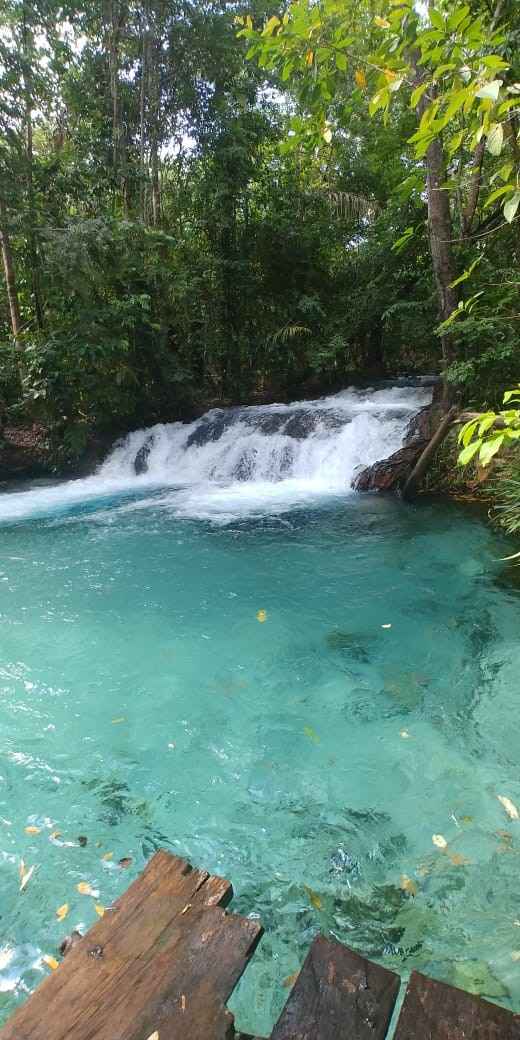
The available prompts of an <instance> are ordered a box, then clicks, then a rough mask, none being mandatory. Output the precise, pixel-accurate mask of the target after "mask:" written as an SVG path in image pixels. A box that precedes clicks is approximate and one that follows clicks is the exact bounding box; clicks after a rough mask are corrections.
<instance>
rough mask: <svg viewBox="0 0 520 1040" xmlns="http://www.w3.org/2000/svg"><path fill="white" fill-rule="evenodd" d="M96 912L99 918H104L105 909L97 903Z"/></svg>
mask: <svg viewBox="0 0 520 1040" xmlns="http://www.w3.org/2000/svg"><path fill="white" fill-rule="evenodd" d="M94 910H95V911H96V914H97V915H98V917H103V914H104V913H105V907H104V906H101V904H100V903H96V905H95V907H94Z"/></svg>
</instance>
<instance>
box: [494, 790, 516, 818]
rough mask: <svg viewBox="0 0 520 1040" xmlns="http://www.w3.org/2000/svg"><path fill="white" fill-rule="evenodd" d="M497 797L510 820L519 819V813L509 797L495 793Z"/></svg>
mask: <svg viewBox="0 0 520 1040" xmlns="http://www.w3.org/2000/svg"><path fill="white" fill-rule="evenodd" d="M497 798H498V800H499V802H500V804H501V805H502V806H503V808H504V809H505V811H506V813H507V815H508V816H509V818H510V819H511V820H520V813H519V812H518V809H517V807H516V805H515V804H514V802H512V801H511V799H510V798H507V796H506V795H505V794H497Z"/></svg>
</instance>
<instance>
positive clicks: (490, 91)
mask: <svg viewBox="0 0 520 1040" xmlns="http://www.w3.org/2000/svg"><path fill="white" fill-rule="evenodd" d="M501 86H502V80H501V79H492V80H491V82H490V83H484V86H483V87H481V88H480V90H477V92H476V94H475V97H478V98H489V100H490V101H497V100H498V95H499V93H500V88H501Z"/></svg>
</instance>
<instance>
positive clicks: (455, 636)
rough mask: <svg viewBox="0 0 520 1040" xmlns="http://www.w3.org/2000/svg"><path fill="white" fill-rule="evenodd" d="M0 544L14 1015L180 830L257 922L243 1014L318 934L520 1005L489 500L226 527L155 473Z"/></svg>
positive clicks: (519, 707)
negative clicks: (54, 961)
mask: <svg viewBox="0 0 520 1040" xmlns="http://www.w3.org/2000/svg"><path fill="white" fill-rule="evenodd" d="M174 499H175V492H172V493H171V496H170V499H169V503H170V505H171V503H172V502H173V501H174ZM140 507H142V508H140ZM0 536H1V559H0V571H1V574H0V612H1V616H0V638H1V643H0V692H1V696H2V714H1V718H0V746H1V752H2V760H1V771H0V856H1V858H0V894H1V920H0V924H1V936H0V939H1V942H0V1000H1V1011H0V1015H1V1016H2V1017H3V1018H5V1017H6V1016H7V1015H8V1014H9V1013H10V1011H11V1010H12V1009H13V1007H14V1005H15V1004H16V1002H17V1001H19V1000H21V999H23V998H24V996H25V994H26V993H27V992H28V990H30V989H31V988H32V987H34V985H35V984H37V982H38V981H39V980H40V978H41V977H42V975H43V974H46V973H47V968H46V967H45V966H44V965H43V964H42V962H41V955H42V954H53V955H55V953H56V948H57V946H58V945H59V942H60V940H61V938H62V937H63V936H64V934H66V932H67V931H70V930H71V928H73V927H75V926H77V925H78V924H79V925H81V926H88V925H90V924H91V923H92V922H93V921H94V920H95V918H96V911H95V908H94V907H95V904H96V903H98V904H101V905H104V906H107V905H109V904H110V902H111V901H112V900H113V899H114V898H115V897H116V896H117V895H118V894H120V892H121V891H122V890H123V889H124V888H125V887H126V886H127V885H128V884H129V883H130V881H131V880H132V879H133V878H134V877H135V876H136V875H137V873H138V872H139V871H140V870H141V869H142V866H143V864H144V862H145V860H146V858H147V857H148V856H149V855H150V854H151V852H153V850H154V849H156V848H158V847H160V846H163V847H166V848H170V849H171V850H173V851H174V852H177V853H179V854H182V855H184V856H187V857H188V858H190V859H191V860H192V861H193V862H194V863H196V864H198V865H200V866H203V867H205V868H207V869H209V870H211V871H214V872H216V873H221V874H223V875H225V876H227V877H229V878H230V879H231V880H232V881H233V885H234V888H235V893H236V896H235V900H234V904H233V907H234V908H235V909H237V910H240V911H241V912H243V913H246V914H247V913H250V912H254V913H256V914H259V915H260V917H261V918H262V921H263V923H264V925H265V928H266V935H265V936H264V938H263V940H262V942H261V944H260V947H259V949H258V951H257V953H256V955H255V957H254V959H253V961H252V963H251V965H250V967H249V968H248V970H247V972H246V974H245V976H244V979H243V981H242V983H241V985H240V987H239V989H238V991H237V993H236V994H235V997H234V1000H233V1008H234V1010H235V1011H236V1014H237V1019H238V1022H239V1024H240V1025H241V1026H242V1028H244V1029H246V1030H250V1031H253V1032H258V1033H259V1034H263V1035H266V1034H267V1033H268V1032H269V1029H270V1027H271V1025H272V1023H273V1021H274V1020H275V1018H276V1016H277V1014H278V1011H279V1009H280V1007H281V1006H282V1004H283V1003H284V1001H285V999H286V996H287V989H286V988H284V987H283V984H282V983H283V980H284V979H287V978H288V977H289V976H291V975H292V974H293V973H294V972H295V971H296V970H297V968H298V967H299V964H300V963H301V960H302V959H303V956H304V954H305V952H306V949H307V947H308V945H309V943H310V941H311V939H312V936H313V935H314V934H315V933H316V932H317V931H318V930H323V931H325V932H327V933H329V934H331V935H334V936H336V937H338V938H339V939H341V940H343V941H345V942H347V943H349V944H350V945H352V946H354V947H355V948H358V949H359V950H361V951H362V952H363V953H365V954H367V955H368V956H372V957H374V958H378V959H380V960H382V961H383V962H384V963H385V964H387V965H388V966H390V967H393V968H396V969H397V970H399V971H400V972H402V973H406V972H408V971H409V970H410V969H411V968H412V966H415V967H419V968H420V969H421V970H423V971H425V972H426V973H430V974H432V975H435V976H437V977H439V978H443V979H447V980H449V981H452V982H454V983H456V984H458V985H461V986H463V987H464V988H467V989H473V990H474V991H478V992H481V993H483V994H485V995H487V996H489V997H490V998H492V999H495V1000H497V1001H498V1002H500V1003H503V1004H505V1005H506V1006H512V1007H516V1008H519V1007H520V954H519V953H518V951H519V950H520V911H519V909H518V898H517V878H518V869H519V852H520V830H519V828H520V823H519V822H517V821H512V820H510V819H509V818H508V816H507V814H506V812H505V811H504V809H503V807H502V806H501V804H500V802H499V801H498V798H497V795H506V796H507V797H509V798H510V799H512V801H513V802H516V803H517V804H519V805H520V765H519V740H518V734H517V726H518V718H519V715H520V684H519V682H518V675H519V665H520V646H519V642H518V602H519V598H518V597H519V593H518V592H516V591H515V590H514V588H513V587H508V586H507V585H504V583H503V582H502V581H501V575H502V573H503V569H504V564H503V563H501V562H500V557H501V556H504V555H505V552H506V551H507V549H508V548H509V546H508V544H507V543H506V542H505V541H504V540H501V539H499V538H497V537H496V536H495V535H494V534H493V532H492V531H491V530H490V528H489V527H488V526H486V524H485V523H484V522H483V521H482V520H481V519H480V518H479V517H478V516H475V515H472V514H470V513H468V512H466V511H462V510H461V509H458V508H457V507H455V506H453V505H448V504H446V503H442V504H428V503H423V504H421V505H419V506H417V507H412V508H411V507H406V506H403V505H402V504H400V503H399V502H398V501H395V500H392V499H387V498H378V497H373V496H366V497H361V496H355V495H347V496H343V497H338V496H329V497H328V498H326V499H324V498H320V499H319V500H318V499H317V500H316V501H315V503H314V504H310V503H309V502H307V504H304V505H302V504H300V505H299V507H298V508H293V509H288V508H287V509H284V510H281V511H279V512H277V513H276V514H269V513H268V512H266V511H264V512H262V511H258V510H256V511H255V512H254V513H253V514H249V515H243V516H242V517H239V516H235V518H234V519H229V517H228V522H227V523H226V524H223V523H221V522H220V523H214V522H212V521H211V520H210V519H200V518H197V519H190V518H188V517H186V516H179V515H175V512H174V511H173V510H172V508H168V507H167V505H166V504H165V501H164V499H163V497H162V495H161V493H159V492H157V493H154V492H152V491H150V490H149V491H148V492H147V497H146V500H145V501H144V502H143V499H142V495H141V494H140V493H138V492H136V493H135V494H134V495H133V496H131V497H130V498H129V497H128V496H127V498H126V499H124V500H122V499H121V498H118V497H113V498H112V499H110V500H108V499H107V500H105V501H104V502H103V503H102V505H99V503H97V504H91V505H90V507H89V508H88V509H85V508H83V507H82V508H78V507H76V509H75V511H72V512H69V513H66V512H65V513H63V514H62V515H56V514H55V513H52V512H50V513H49V514H48V515H47V516H43V517H40V518H39V519H38V518H34V519H30V518H28V519H25V520H24V519H21V518H20V519H18V521H17V522H16V523H9V524H6V525H5V526H3V527H2V528H1V529H0ZM262 611H265V615H266V616H265V619H264V615H263V614H262V613H259V612H262ZM259 618H260V620H259ZM388 626H391V627H388ZM26 827H34V828H39V829H40V831H39V833H32V834H31V833H30V834H26V833H25V828H26ZM56 831H59V832H61V834H60V835H59V836H57V837H54V838H51V835H53V834H55V832H56ZM80 835H81V836H85V837H86V838H87V839H88V841H87V844H86V845H83V846H81V845H79V844H78V836H80ZM433 835H442V836H443V837H444V839H445V841H446V842H447V843H448V845H447V849H441V848H439V847H438V846H436V845H435V844H434V843H433V841H432V837H433ZM69 842H70V843H72V844H68V843H69ZM107 853H112V854H113V855H112V858H110V859H102V857H103V856H104V855H105V854H107ZM122 857H131V859H132V863H131V865H130V866H129V867H127V868H126V869H122V868H120V867H119V866H118V865H117V863H118V861H119V860H120V859H121V858H122ZM21 858H23V860H24V861H25V864H26V868H27V867H29V866H32V865H36V866H37V870H36V871H35V872H34V874H33V875H32V877H31V879H30V881H29V883H28V884H27V887H26V889H25V891H24V892H23V893H20V892H19V864H20V859H21ZM81 881H86V882H88V883H90V885H91V886H92V887H93V889H95V890H99V897H97V898H95V899H94V898H90V897H88V896H84V895H80V894H79V893H78V891H77V889H76V886H77V884H78V883H79V882H81ZM414 893H415V895H414ZM65 903H69V904H70V912H69V914H68V917H67V919H66V920H64V921H63V922H61V923H60V922H59V921H58V920H57V918H56V916H55V911H56V909H57V908H58V907H60V906H61V905H62V904H65Z"/></svg>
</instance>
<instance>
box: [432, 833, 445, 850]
mask: <svg viewBox="0 0 520 1040" xmlns="http://www.w3.org/2000/svg"><path fill="white" fill-rule="evenodd" d="M432 841H433V844H434V845H436V846H437V848H438V849H447V848H448V842H447V841H446V838H444V837H443V835H442V834H433V835H432Z"/></svg>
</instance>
